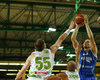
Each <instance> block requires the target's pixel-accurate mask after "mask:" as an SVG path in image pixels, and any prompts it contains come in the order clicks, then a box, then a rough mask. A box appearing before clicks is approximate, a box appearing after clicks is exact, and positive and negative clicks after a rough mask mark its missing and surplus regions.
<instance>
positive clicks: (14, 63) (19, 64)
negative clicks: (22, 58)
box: [9, 63, 20, 65]
mask: <svg viewBox="0 0 100 80" xmlns="http://www.w3.org/2000/svg"><path fill="white" fill-rule="evenodd" d="M9 65H20V63H9Z"/></svg>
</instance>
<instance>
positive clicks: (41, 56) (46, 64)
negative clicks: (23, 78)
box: [28, 49, 54, 80]
mask: <svg viewBox="0 0 100 80" xmlns="http://www.w3.org/2000/svg"><path fill="white" fill-rule="evenodd" d="M32 54H35V57H34V58H33V59H32V60H31V66H30V69H29V74H28V77H31V78H32V77H33V78H37V79H39V78H40V79H41V80H42V79H44V78H46V77H48V76H50V75H51V72H52V69H53V65H54V59H53V56H52V53H51V50H50V49H44V50H42V51H35V52H33V53H32ZM28 80H32V79H29V78H28ZM34 80H36V79H34Z"/></svg>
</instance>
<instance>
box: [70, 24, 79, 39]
mask: <svg viewBox="0 0 100 80" xmlns="http://www.w3.org/2000/svg"><path fill="white" fill-rule="evenodd" d="M78 30H79V27H78V26H76V28H75V31H74V32H73V34H72V36H71V39H72V40H76V36H77V33H78Z"/></svg>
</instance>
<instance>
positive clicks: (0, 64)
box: [0, 63, 25, 65]
mask: <svg viewBox="0 0 100 80" xmlns="http://www.w3.org/2000/svg"><path fill="white" fill-rule="evenodd" d="M0 65H25V63H0Z"/></svg>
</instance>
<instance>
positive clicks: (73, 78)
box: [65, 70, 80, 80]
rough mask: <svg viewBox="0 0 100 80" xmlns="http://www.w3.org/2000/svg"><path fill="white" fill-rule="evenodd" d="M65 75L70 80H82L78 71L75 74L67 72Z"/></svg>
mask: <svg viewBox="0 0 100 80" xmlns="http://www.w3.org/2000/svg"><path fill="white" fill-rule="evenodd" d="M65 73H66V74H67V76H68V80H80V77H79V73H78V71H77V70H75V71H74V72H69V71H66V72H65Z"/></svg>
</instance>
